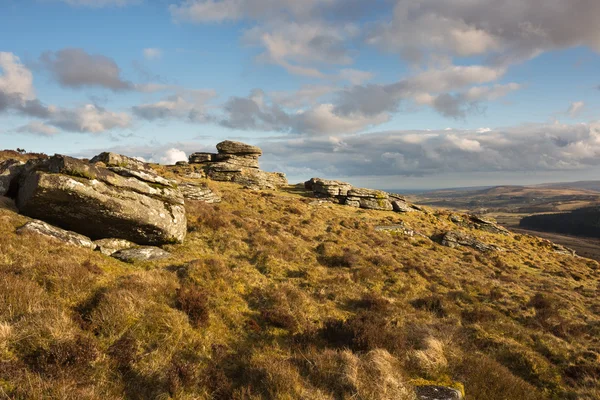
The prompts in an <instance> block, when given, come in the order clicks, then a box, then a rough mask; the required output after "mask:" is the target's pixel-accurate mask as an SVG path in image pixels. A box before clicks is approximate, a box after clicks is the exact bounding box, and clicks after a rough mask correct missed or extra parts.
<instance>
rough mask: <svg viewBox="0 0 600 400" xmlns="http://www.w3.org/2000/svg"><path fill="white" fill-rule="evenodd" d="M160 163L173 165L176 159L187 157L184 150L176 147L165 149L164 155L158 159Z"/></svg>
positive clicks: (182, 159)
mask: <svg viewBox="0 0 600 400" xmlns="http://www.w3.org/2000/svg"><path fill="white" fill-rule="evenodd" d="M159 160H160V161H159V162H160V163H161V164H165V165H174V164H175V163H177V161H187V160H188V157H187V155H186V154H185V151H183V150H179V149H176V148H170V149H168V150H167V151H165V153H164V155H163V156H161V157H160V159H159Z"/></svg>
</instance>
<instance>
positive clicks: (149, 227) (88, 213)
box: [16, 153, 186, 245]
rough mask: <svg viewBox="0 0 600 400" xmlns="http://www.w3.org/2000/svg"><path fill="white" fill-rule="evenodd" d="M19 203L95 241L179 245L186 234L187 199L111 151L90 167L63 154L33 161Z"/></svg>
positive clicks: (33, 213)
mask: <svg viewBox="0 0 600 400" xmlns="http://www.w3.org/2000/svg"><path fill="white" fill-rule="evenodd" d="M16 200H17V207H18V209H19V211H20V212H21V213H22V214H24V215H27V216H30V217H32V218H37V219H43V220H44V221H46V222H49V223H52V224H54V225H57V226H59V227H61V228H64V229H69V230H72V231H75V232H78V233H80V234H84V235H86V236H89V237H91V238H93V239H103V238H120V239H126V240H130V241H133V242H135V243H138V244H157V245H160V244H166V243H180V242H182V241H183V239H184V238H185V235H186V217H185V208H184V199H183V195H182V194H181V191H180V190H179V189H178V188H176V185H174V184H172V183H171V181H169V180H166V179H165V178H162V177H160V176H158V175H157V174H155V173H154V172H153V171H152V170H151V169H150V168H149V167H146V166H145V165H144V164H143V163H141V162H139V161H137V160H134V159H130V158H128V157H123V156H118V155H114V154H112V153H103V154H101V155H99V156H97V157H94V158H93V159H92V162H90V163H88V162H85V161H83V160H79V159H75V158H71V157H66V156H60V155H56V156H53V157H51V158H49V159H48V160H44V161H42V162H28V163H27V164H26V165H25V167H24V171H23V172H22V173H21V176H20V177H19V181H18V193H17V198H16Z"/></svg>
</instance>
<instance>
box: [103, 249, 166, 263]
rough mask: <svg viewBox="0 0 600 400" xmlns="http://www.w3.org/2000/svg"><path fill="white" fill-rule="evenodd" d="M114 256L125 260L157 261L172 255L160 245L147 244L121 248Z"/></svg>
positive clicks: (131, 261) (130, 261)
mask: <svg viewBox="0 0 600 400" xmlns="http://www.w3.org/2000/svg"><path fill="white" fill-rule="evenodd" d="M112 257H114V258H116V259H117V260H121V261H123V262H128V263H133V262H135V261H155V260H163V259H165V258H169V257H171V253H169V252H168V251H165V250H163V249H160V248H158V247H152V246H145V247H136V248H132V249H125V250H119V251H117V252H116V253H113V254H112Z"/></svg>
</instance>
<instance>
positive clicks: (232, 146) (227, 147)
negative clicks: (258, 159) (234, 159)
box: [217, 140, 262, 156]
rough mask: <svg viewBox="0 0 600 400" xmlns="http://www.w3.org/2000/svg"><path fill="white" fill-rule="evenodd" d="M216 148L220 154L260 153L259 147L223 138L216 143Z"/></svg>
mask: <svg viewBox="0 0 600 400" xmlns="http://www.w3.org/2000/svg"><path fill="white" fill-rule="evenodd" d="M217 150H218V151H219V153H220V154H255V155H258V156H260V155H262V150H261V149H260V148H259V147H256V146H252V145H249V144H246V143H242V142H234V141H231V140H225V141H224V142H221V143H219V144H217Z"/></svg>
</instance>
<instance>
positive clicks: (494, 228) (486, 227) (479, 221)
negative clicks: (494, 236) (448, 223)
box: [469, 215, 510, 235]
mask: <svg viewBox="0 0 600 400" xmlns="http://www.w3.org/2000/svg"><path fill="white" fill-rule="evenodd" d="M469 219H470V220H471V222H473V223H474V226H475V228H477V229H479V230H482V231H486V232H490V233H499V234H501V235H510V232H509V231H508V229H506V228H504V227H502V226H499V225H498V224H496V223H495V222H493V221H490V220H488V219H485V218H482V217H478V216H476V215H469Z"/></svg>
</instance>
